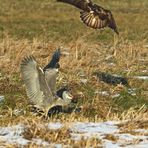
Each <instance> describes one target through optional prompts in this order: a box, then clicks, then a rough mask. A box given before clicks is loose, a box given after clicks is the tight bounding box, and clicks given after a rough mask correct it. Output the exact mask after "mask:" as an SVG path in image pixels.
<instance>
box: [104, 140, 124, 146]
mask: <svg viewBox="0 0 148 148" xmlns="http://www.w3.org/2000/svg"><path fill="white" fill-rule="evenodd" d="M103 143H104V144H103V147H105V148H121V147H120V146H119V144H117V143H115V142H112V141H110V140H106V139H105V140H103Z"/></svg>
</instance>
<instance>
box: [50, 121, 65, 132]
mask: <svg viewBox="0 0 148 148" xmlns="http://www.w3.org/2000/svg"><path fill="white" fill-rule="evenodd" d="M62 127H63V124H62V123H60V122H50V123H48V129H52V130H58V129H60V128H62Z"/></svg>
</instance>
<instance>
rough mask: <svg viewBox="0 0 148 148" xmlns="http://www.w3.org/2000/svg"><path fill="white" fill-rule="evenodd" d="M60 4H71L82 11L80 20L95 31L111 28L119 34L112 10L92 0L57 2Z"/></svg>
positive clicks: (60, 0)
mask: <svg viewBox="0 0 148 148" xmlns="http://www.w3.org/2000/svg"><path fill="white" fill-rule="evenodd" d="M57 1H58V2H64V3H68V4H71V5H73V6H75V7H77V8H79V9H81V10H83V11H82V12H80V18H81V20H82V22H83V23H84V24H86V25H87V26H88V27H91V28H94V29H101V28H104V27H109V28H111V29H113V30H114V31H115V32H116V33H117V34H119V33H118V29H117V25H116V22H115V20H114V17H113V15H112V13H111V11H110V10H107V9H104V8H103V7H101V6H99V5H97V4H93V3H92V1H91V0H57Z"/></svg>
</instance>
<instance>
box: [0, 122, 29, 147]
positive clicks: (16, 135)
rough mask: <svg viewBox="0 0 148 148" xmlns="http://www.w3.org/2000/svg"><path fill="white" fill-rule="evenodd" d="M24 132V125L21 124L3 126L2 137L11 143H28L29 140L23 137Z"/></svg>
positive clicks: (0, 130) (0, 133) (0, 137)
mask: <svg viewBox="0 0 148 148" xmlns="http://www.w3.org/2000/svg"><path fill="white" fill-rule="evenodd" d="M23 132H24V126H23V125H21V124H18V125H15V126H8V127H1V128H0V139H1V140H2V141H7V143H11V144H20V145H26V144H28V142H29V140H27V139H25V138H23V137H22V133H23Z"/></svg>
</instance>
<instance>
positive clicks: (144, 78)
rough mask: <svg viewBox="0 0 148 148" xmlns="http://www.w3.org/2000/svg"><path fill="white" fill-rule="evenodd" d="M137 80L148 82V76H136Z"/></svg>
mask: <svg viewBox="0 0 148 148" xmlns="http://www.w3.org/2000/svg"><path fill="white" fill-rule="evenodd" d="M134 78H136V79H141V80H148V76H134Z"/></svg>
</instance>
